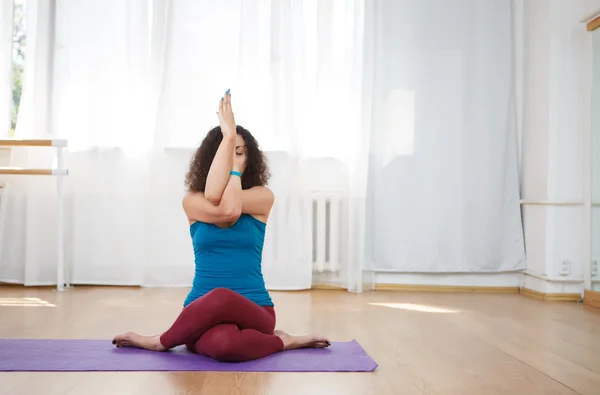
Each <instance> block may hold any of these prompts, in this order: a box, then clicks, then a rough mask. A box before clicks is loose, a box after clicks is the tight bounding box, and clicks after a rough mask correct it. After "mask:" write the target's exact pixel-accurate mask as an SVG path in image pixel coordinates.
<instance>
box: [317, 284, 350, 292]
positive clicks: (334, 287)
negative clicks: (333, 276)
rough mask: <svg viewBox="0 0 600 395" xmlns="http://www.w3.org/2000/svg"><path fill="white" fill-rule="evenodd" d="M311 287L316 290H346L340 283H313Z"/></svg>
mask: <svg viewBox="0 0 600 395" xmlns="http://www.w3.org/2000/svg"><path fill="white" fill-rule="evenodd" d="M310 289H315V290H326V291H345V290H346V288H344V287H340V286H338V285H329V284H313V285H312V286H311V287H310Z"/></svg>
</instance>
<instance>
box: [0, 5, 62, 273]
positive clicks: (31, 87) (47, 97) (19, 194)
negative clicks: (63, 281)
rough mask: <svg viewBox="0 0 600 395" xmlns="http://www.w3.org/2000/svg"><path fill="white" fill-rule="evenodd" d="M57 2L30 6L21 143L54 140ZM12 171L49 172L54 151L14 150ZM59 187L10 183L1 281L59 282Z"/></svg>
mask: <svg viewBox="0 0 600 395" xmlns="http://www.w3.org/2000/svg"><path fill="white" fill-rule="evenodd" d="M54 6H55V4H54V0H29V1H28V2H27V46H26V51H25V65H24V67H25V70H26V72H25V75H24V80H23V92H22V95H21V104H20V109H19V115H18V119H17V127H16V130H15V137H18V138H52V137H53V134H52V125H51V124H52V109H53V99H52V95H53V90H52V59H53V44H54V43H53V19H54V8H55V7H54ZM10 165H11V166H15V167H25V168H27V167H30V168H49V167H52V166H53V152H52V151H51V150H50V149H48V148H13V149H12V150H11V159H10ZM56 245H57V243H56V184H55V180H54V179H52V178H51V177H45V176H26V177H25V176H22V177H11V178H9V179H8V180H7V183H6V187H5V188H4V191H3V198H2V204H1V205H0V281H4V282H13V283H24V284H26V285H45V284H53V283H55V281H56V262H57V261H56V251H57V250H56Z"/></svg>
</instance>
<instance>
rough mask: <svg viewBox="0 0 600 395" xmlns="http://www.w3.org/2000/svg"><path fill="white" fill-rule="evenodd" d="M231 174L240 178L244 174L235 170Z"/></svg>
mask: <svg viewBox="0 0 600 395" xmlns="http://www.w3.org/2000/svg"><path fill="white" fill-rule="evenodd" d="M229 174H231V175H232V176H238V177H241V176H242V173H240V172H239V171H235V170H231V171H230V172H229Z"/></svg>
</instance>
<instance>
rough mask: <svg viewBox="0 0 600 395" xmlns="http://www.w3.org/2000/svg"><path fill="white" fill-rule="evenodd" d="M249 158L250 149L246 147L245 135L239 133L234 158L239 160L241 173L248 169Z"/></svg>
mask: <svg viewBox="0 0 600 395" xmlns="http://www.w3.org/2000/svg"><path fill="white" fill-rule="evenodd" d="M247 159H248V150H247V149H246V142H245V141H244V139H243V137H242V136H240V135H239V134H238V135H237V136H236V138H235V155H234V160H235V161H237V163H238V166H239V169H240V172H241V173H244V170H246V160H247Z"/></svg>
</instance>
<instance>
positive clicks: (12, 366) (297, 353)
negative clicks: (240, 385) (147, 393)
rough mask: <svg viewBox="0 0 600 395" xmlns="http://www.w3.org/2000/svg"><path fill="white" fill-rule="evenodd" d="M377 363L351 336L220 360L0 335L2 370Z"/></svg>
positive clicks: (262, 368)
mask: <svg viewBox="0 0 600 395" xmlns="http://www.w3.org/2000/svg"><path fill="white" fill-rule="evenodd" d="M376 367H377V363H376V362H375V361H374V360H373V359H371V357H369V356H368V355H367V353H366V352H365V350H363V348H362V347H361V346H360V344H358V342H357V341H356V340H353V341H351V342H347V343H333V344H332V345H331V346H330V347H328V348H322V349H302V350H291V351H284V352H280V353H277V354H273V355H269V356H268V357H265V358H262V359H258V360H255V361H249V362H238V363H225V362H218V361H215V360H214V359H211V358H208V357H204V356H202V355H198V354H193V353H191V352H189V351H187V349H186V348H185V347H177V348H175V349H173V350H171V351H168V352H153V351H146V350H139V349H132V348H116V347H115V346H113V345H112V344H111V342H110V341H107V340H39V339H0V371H2V372H84V371H85V372H89V371H111V372H114V371H220V372H371V371H373V370H375V368H376Z"/></svg>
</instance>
